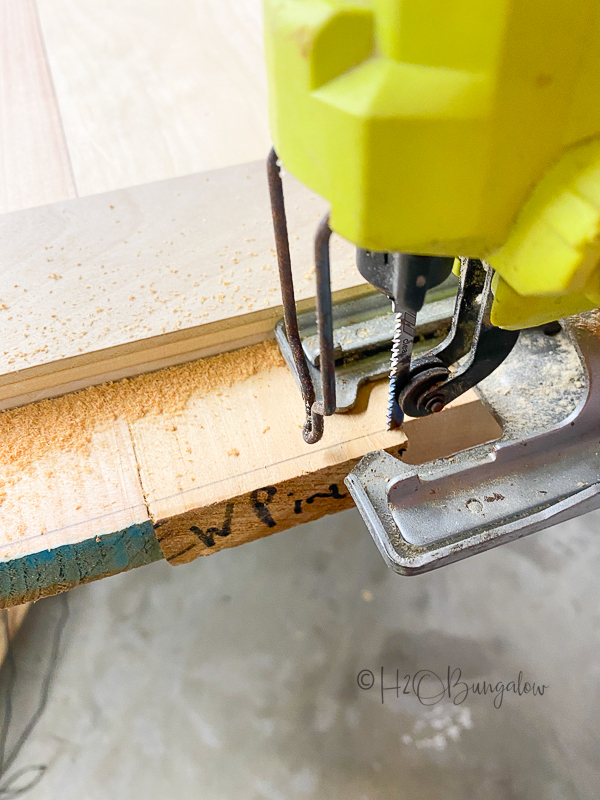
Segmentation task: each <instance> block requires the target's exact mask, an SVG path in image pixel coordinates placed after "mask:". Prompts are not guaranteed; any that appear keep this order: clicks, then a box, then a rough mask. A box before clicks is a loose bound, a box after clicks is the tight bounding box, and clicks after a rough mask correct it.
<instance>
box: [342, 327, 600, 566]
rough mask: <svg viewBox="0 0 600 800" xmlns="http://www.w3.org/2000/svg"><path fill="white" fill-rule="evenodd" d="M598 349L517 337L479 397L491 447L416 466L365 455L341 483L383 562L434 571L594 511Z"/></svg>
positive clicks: (568, 339)
mask: <svg viewBox="0 0 600 800" xmlns="http://www.w3.org/2000/svg"><path fill="white" fill-rule="evenodd" d="M599 383H600V342H599V341H598V339H597V338H596V337H595V336H593V335H592V334H591V333H589V332H588V331H585V330H582V329H580V328H575V327H571V328H570V329H569V331H568V332H564V333H560V334H558V335H557V336H553V337H550V336H546V335H545V334H544V333H543V332H542V331H540V330H531V331H527V332H525V333H524V334H522V335H521V340H520V341H519V344H518V345H517V347H516V348H515V350H514V351H513V353H512V354H511V355H510V356H509V358H508V359H507V360H506V362H505V364H504V365H503V366H502V367H501V368H500V369H499V370H498V371H497V373H494V375H492V376H491V377H490V378H488V379H487V380H486V381H484V382H483V384H482V386H481V387H480V393H481V396H482V398H483V399H484V401H485V402H486V403H487V405H488V406H489V408H490V410H491V411H492V412H493V413H494V415H495V416H496V417H497V419H498V420H499V422H500V423H501V424H502V425H503V430H504V434H503V436H502V438H501V439H500V441H499V442H497V443H490V444H488V445H482V446H479V447H477V448H473V449H472V450H468V451H465V452H463V453H461V454H458V455H457V456H455V457H452V458H449V459H442V460H439V461H436V462H431V463H429V464H425V465H422V466H419V467H417V468H415V467H409V466H408V465H405V464H402V462H400V461H399V460H398V459H396V458H393V457H392V456H389V455H388V454H386V453H371V454H369V455H367V456H366V457H365V458H364V459H363V460H362V461H361V462H360V464H359V465H358V466H357V467H356V469H355V470H353V472H352V473H351V474H350V475H349V476H348V479H347V481H346V482H347V485H348V488H349V489H350V491H351V493H352V495H353V497H354V500H355V502H356V504H357V506H358V507H359V510H360V511H361V514H362V515H363V518H364V519H365V521H366V523H367V526H368V527H369V530H370V531H371V533H372V535H373V537H374V539H375V541H376V543H377V545H378V546H379V548H380V550H381V552H382V554H383V555H384V558H385V559H386V561H387V562H388V564H389V565H390V566H391V567H392V568H393V569H395V570H396V571H398V572H400V573H403V574H413V573H418V572H424V571H427V570H430V569H434V568H436V567H439V566H443V565H444V564H447V563H450V562H451V561H455V560H458V559H461V558H465V557H466V556H468V555H473V554H475V553H478V552H481V551H482V550H486V549H488V548H490V547H495V546H497V545H499V544H502V543H504V542H507V541H510V540H512V539H517V538H520V537H522V536H525V535H526V534H528V533H533V532H535V531H538V530H541V529H543V528H546V527H549V526H550V525H553V524H556V523H558V522H561V521H564V520H568V519H570V518H572V517H574V516H577V515H579V514H582V513H585V512H587V511H591V510H593V509H594V508H598V507H599V506H600V483H599V481H600V420H599V419H598V414H597V409H598V404H599V402H600V387H599V386H598V384H599Z"/></svg>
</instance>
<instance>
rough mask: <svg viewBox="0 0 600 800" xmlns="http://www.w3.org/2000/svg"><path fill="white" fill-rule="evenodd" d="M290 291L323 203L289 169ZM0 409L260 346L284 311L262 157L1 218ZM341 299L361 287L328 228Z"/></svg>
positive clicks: (303, 269) (306, 280)
mask: <svg viewBox="0 0 600 800" xmlns="http://www.w3.org/2000/svg"><path fill="white" fill-rule="evenodd" d="M285 192H286V198H287V207H288V216H289V229H290V241H291V251H292V259H293V265H294V275H295V282H296V287H297V298H298V300H299V301H300V304H301V305H302V304H304V305H305V306H309V305H311V304H312V302H313V301H312V296H313V294H314V275H313V273H314V269H313V266H312V264H313V255H312V248H313V244H312V242H313V236H314V231H315V229H316V226H317V223H318V220H319V218H320V216H321V215H322V214H323V212H324V211H325V208H326V206H325V204H324V203H323V201H322V200H321V199H320V198H319V197H317V196H316V195H315V194H314V193H312V192H310V191H308V190H307V189H306V188H305V187H303V186H302V185H301V184H300V183H298V182H297V181H295V180H294V179H293V178H291V177H290V176H286V178H285ZM0 240H1V241H2V243H3V244H2V256H3V269H2V273H1V274H0V322H3V323H4V326H3V341H2V350H0V408H9V407H11V406H14V405H20V404H23V403H26V402H31V401H33V400H39V399H41V398H43V397H51V396H55V395H57V394H62V393H64V392H66V391H72V390H74V389H79V388H83V387H84V386H89V385H91V384H94V383H101V382H103V381H106V380H115V379H119V378H122V377H126V376H128V375H135V374H138V373H140V372H142V371H149V370H153V369H158V368H160V367H164V366H169V365H171V364H175V363H181V362H184V361H186V360H191V359H194V358H199V357H204V356H207V355H212V354H215V353H218V352H222V351H224V350H228V349H233V348H235V347H241V346H244V345H247V344H252V343H255V342H259V341H261V340H262V339H264V338H266V337H269V336H272V335H273V327H274V324H275V322H276V320H277V319H279V318H280V317H281V316H282V309H281V293H280V289H279V280H278V272H277V265H276V259H275V252H274V240H273V230H272V223H271V210H270V203H269V197H268V189H267V183H266V168H265V163H264V162H254V163H252V164H247V165H242V166H240V167H230V168H228V169H223V170H215V171H212V172H208V173H204V174H200V175H190V176H187V177H185V178H176V179H173V180H169V181H163V182H160V183H156V184H151V185H148V186H142V187H137V188H133V189H126V190H121V191H117V192H110V193H108V194H104V195H96V196H94V197H88V198H83V199H78V200H71V201H67V202H64V203H56V204H53V205H50V206H45V207H41V208H34V209H29V210H27V211H20V212H18V213H14V214H6V215H4V216H1V217H0ZM332 274H333V283H332V285H333V289H334V292H335V293H336V296H337V297H344V296H349V295H351V294H356V293H360V292H362V291H364V290H365V288H364V286H365V284H364V281H363V279H362V278H361V276H360V275H359V273H358V271H357V269H356V266H355V257H354V248H352V247H351V246H350V245H349V244H348V243H346V242H344V241H343V240H341V239H339V238H338V237H335V238H334V239H333V243H332Z"/></svg>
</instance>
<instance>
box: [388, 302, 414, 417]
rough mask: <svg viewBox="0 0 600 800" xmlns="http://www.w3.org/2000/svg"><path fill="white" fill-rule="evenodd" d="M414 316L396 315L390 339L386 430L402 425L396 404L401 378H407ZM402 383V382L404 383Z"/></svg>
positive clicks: (399, 411) (407, 312) (410, 314)
mask: <svg viewBox="0 0 600 800" xmlns="http://www.w3.org/2000/svg"><path fill="white" fill-rule="evenodd" d="M415 325H416V315H415V314H413V313H412V312H410V311H404V312H401V313H399V314H396V322H395V325H394V336H393V339H392V354H391V360H390V384H389V392H388V407H387V428H388V430H392V429H393V428H397V427H399V426H400V425H401V424H402V420H403V418H404V414H403V413H402V409H401V408H400V406H399V404H398V395H399V394H400V390H401V388H402V387H401V386H399V383H400V382H401V378H403V379H404V381H405V380H406V379H407V378H408V371H409V369H410V359H411V354H412V342H413V339H414V335H415ZM404 381H402V382H404Z"/></svg>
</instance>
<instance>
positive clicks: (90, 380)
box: [0, 285, 372, 411]
mask: <svg viewBox="0 0 600 800" xmlns="http://www.w3.org/2000/svg"><path fill="white" fill-rule="evenodd" d="M365 294H372V289H371V288H370V287H368V286H365V285H360V286H355V287H351V288H349V289H341V290H339V291H338V292H334V296H333V299H334V302H342V301H345V300H350V299H354V298H357V297H361V296H363V295H365ZM314 305H315V301H314V298H310V299H309V300H304V301H301V302H299V303H298V310H299V312H302V311H308V310H312V309H314ZM282 316H283V309H282V307H281V306H276V307H274V308H270V309H267V310H264V311H260V312H256V313H255V314H244V315H243V316H242V317H234V318H231V319H228V320H221V321H219V322H217V323H209V324H207V325H199V326H197V327H194V328H188V329H187V330H185V331H174V332H171V333H167V334H164V335H161V336H153V337H149V338H148V339H140V340H138V341H136V342H127V343H126V344H122V345H118V346H116V347H111V348H106V349H104V350H96V351H94V352H92V353H84V354H82V355H81V356H73V357H71V358H66V359H64V360H62V359H61V360H60V361H52V362H48V363H46V364H40V365H37V366H34V367H28V368H26V369H22V370H19V371H17V372H12V373H5V374H4V375H0V410H1V411H6V410H8V409H10V408H16V407H18V406H23V405H27V404H28V403H33V402H37V401H39V400H44V399H49V398H52V397H60V396H61V395H64V394H68V393H69V392H74V391H79V390H80V389H85V388H87V387H88V386H97V385H98V384H101V383H106V382H108V381H116V380H122V379H123V378H131V377H135V376H136V375H141V374H143V373H146V372H155V371H157V370H160V369H165V368H167V367H173V366H176V365H178V364H185V363H187V362H189V361H196V360H198V359H200V358H208V357H210V356H215V355H219V354H220V353H225V352H229V351H232V350H239V349H240V348H242V347H247V346H249V345H252V344H259V343H260V342H262V341H265V340H266V339H272V338H273V337H274V330H273V329H274V326H275V323H276V322H277V321H278V320H279V319H281V317H282Z"/></svg>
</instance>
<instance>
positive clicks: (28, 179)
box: [0, 0, 161, 653]
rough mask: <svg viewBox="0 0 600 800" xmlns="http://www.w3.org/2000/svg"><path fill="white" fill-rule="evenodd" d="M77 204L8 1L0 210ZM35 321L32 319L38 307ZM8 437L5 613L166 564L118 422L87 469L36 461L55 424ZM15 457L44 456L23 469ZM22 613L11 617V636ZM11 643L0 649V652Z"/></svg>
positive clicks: (68, 456) (2, 61) (31, 48)
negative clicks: (127, 572) (153, 564)
mask: <svg viewBox="0 0 600 800" xmlns="http://www.w3.org/2000/svg"><path fill="white" fill-rule="evenodd" d="M75 193H76V192H75V184H74V181H73V177H72V173H71V167H70V160H69V155H68V152H67V148H66V143H65V140H64V136H63V131H62V126H61V120H60V114H59V110H58V107H57V103H56V98H55V95H54V91H53V86H52V78H51V76H50V72H49V70H48V65H47V61H46V55H45V48H44V43H43V41H42V37H41V35H40V29H39V24H38V19H37V14H36V8H35V3H34V2H33V0H0V210H1V211H4V212H8V211H15V210H18V209H24V208H30V207H32V206H41V205H43V204H47V203H53V202H55V201H62V200H66V199H68V198H72V197H74V196H75ZM17 216H18V215H17ZM11 218H13V217H12V215H11ZM5 245H6V246H7V245H8V243H7V242H5V241H3V243H2V246H3V252H2V256H3V264H4V263H5V260H4V259H5V256H6V254H7V250H5V249H4V247H5ZM20 277H21V275H20V273H19V274H18V278H20ZM7 278H8V276H7V274H4V275H3V279H4V281H5V283H4V287H6V286H7V285H8V284H7ZM17 282H18V279H16V280H14V281H13V284H14V283H17ZM11 285H12V284H11ZM23 294H25V293H23ZM26 310H27V309H26ZM28 310H29V312H30V313H32V312H33V313H35V301H34V302H31V303H29V307H28ZM10 316H12V315H11V314H10V312H9V311H8V310H7V309H2V312H1V313H0V323H1V324H2V336H3V342H6V341H7V340H8V339H9V338H10V335H17V336H19V335H20V336H22V338H23V340H24V341H25V340H26V338H28V337H25V336H24V333H27V332H28V331H27V328H26V326H27V324H29V323H27V321H25V322H23V320H17V319H12V320H11V319H9V317H10ZM15 332H16V334H15ZM34 416H35V414H34ZM59 422H60V420H59ZM4 424H6V420H4ZM10 429H11V426H10V424H8V425H7V427H6V428H5V431H9V432H8V433H5V435H4V437H3V439H4V441H3V447H2V454H1V456H0V463H1V467H0V476H1V478H0V528H1V531H2V533H1V535H0V545H1V549H2V550H3V552H2V554H1V555H0V605H2V606H7V605H16V604H19V603H23V602H25V601H27V600H30V599H37V598H39V597H42V596H44V595H45V594H52V593H54V592H56V591H60V590H61V589H65V588H69V587H70V586H75V585H77V584H78V583H80V582H82V581H85V580H91V579H94V578H97V577H101V576H104V575H108V574H112V573H115V572H119V571H121V570H123V569H128V568H131V567H132V566H136V565H137V564H141V563H147V562H149V561H152V560H155V559H156V558H160V557H161V553H160V550H159V549H158V546H157V543H156V538H155V536H154V532H153V529H152V525H151V523H150V521H149V517H148V513H147V508H146V506H145V503H144V499H143V494H142V490H141V484H140V482H139V476H138V473H137V468H136V463H135V459H134V457H133V447H132V443H131V439H130V436H129V432H128V429H127V427H126V426H123V423H122V422H118V421H116V422H114V423H113V426H112V428H106V429H105V430H104V431H102V432H98V433H97V434H96V433H91V434H90V441H89V442H88V450H87V454H86V457H85V458H82V456H81V453H77V452H74V451H72V450H70V449H69V448H68V447H67V448H65V447H61V446H57V447H54V448H52V447H48V448H47V450H46V451H45V452H44V453H43V454H41V453H40V442H41V441H43V437H44V436H46V437H51V435H52V429H56V421H55V423H54V424H53V425H52V424H49V425H47V426H46V428H41V429H39V430H38V431H37V433H36V432H35V431H32V429H31V428H29V430H27V428H26V426H25V427H24V428H21V429H18V428H14V430H10ZM12 434H16V436H14V437H12ZM37 434H39V435H37ZM11 437H12V445H11V444H10V442H9V439H11ZM19 438H20V439H21V443H20V444H19ZM36 441H37V446H36V444H35V442H36ZM19 452H31V453H32V455H35V454H37V457H32V458H30V459H29V460H28V461H27V460H26V462H25V463H24V464H23V468H22V469H19V467H18V464H19ZM23 608H25V607H23ZM22 613H23V612H21V610H20V609H18V610H17V609H15V611H14V612H11V628H12V627H13V623H15V622H16V621H17V619H20V618H21V615H22ZM2 636H3V634H0V638H2ZM5 644H6V642H5V641H4V639H2V643H1V644H0V653H1V652H3V650H4V649H5Z"/></svg>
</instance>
